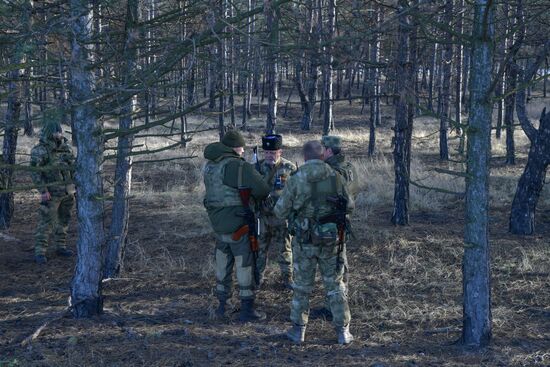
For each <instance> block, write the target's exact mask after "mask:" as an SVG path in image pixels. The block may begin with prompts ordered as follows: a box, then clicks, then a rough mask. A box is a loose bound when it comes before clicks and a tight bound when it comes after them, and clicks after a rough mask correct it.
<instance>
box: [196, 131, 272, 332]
mask: <svg viewBox="0 0 550 367" xmlns="http://www.w3.org/2000/svg"><path fill="white" fill-rule="evenodd" d="M244 146H245V141H244V138H243V137H242V136H241V134H239V133H238V132H237V131H234V130H231V131H229V132H227V134H225V136H224V137H223V139H222V141H221V142H220V143H212V144H209V145H208V146H207V147H206V148H205V150H204V157H205V158H206V159H207V160H208V161H207V163H206V165H205V167H204V186H205V190H206V193H205V197H204V206H205V208H206V211H207V212H208V217H209V219H210V222H211V224H212V227H213V229H214V232H215V234H216V239H217V243H216V252H215V259H216V296H217V298H218V300H219V302H220V303H219V307H218V308H217V310H216V314H217V315H218V316H219V317H223V316H224V314H225V308H226V302H227V299H228V298H230V297H231V293H232V285H233V279H232V273H233V266H235V271H236V273H237V281H238V283H239V296H240V299H241V311H240V315H239V319H240V320H241V321H255V320H259V319H263V318H265V314H262V313H260V312H257V311H256V310H255V309H254V298H255V284H254V262H255V259H254V255H253V253H252V251H251V248H250V241H249V238H248V231H247V230H244V231H243V229H246V228H248V227H246V228H245V226H246V225H247V223H246V221H245V219H244V218H243V215H242V214H243V212H244V208H243V204H242V201H241V198H240V196H239V190H238V188H240V187H247V188H250V189H251V194H252V196H253V198H254V199H255V200H258V201H259V200H263V199H264V198H265V197H267V195H268V194H269V187H268V186H267V184H266V183H265V182H264V180H263V178H262V176H261V175H260V174H259V173H258V172H257V171H256V170H255V169H254V166H253V165H251V164H250V163H247V162H246V161H245V160H244V159H243V158H242V155H243V153H244Z"/></svg>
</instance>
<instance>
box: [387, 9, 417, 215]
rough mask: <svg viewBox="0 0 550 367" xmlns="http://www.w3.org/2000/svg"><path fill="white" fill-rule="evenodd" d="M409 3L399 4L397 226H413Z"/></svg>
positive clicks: (411, 84) (396, 168)
mask: <svg viewBox="0 0 550 367" xmlns="http://www.w3.org/2000/svg"><path fill="white" fill-rule="evenodd" d="M409 10H410V7H409V3H408V1H407V0H399V3H398V14H399V15H398V21H399V29H398V41H397V44H398V48H397V53H396V57H397V59H396V63H395V64H396V70H395V75H396V78H395V80H396V83H395V95H396V97H395V98H396V102H395V128H394V131H395V136H394V144H395V146H394V150H393V157H394V171H395V189H394V196H393V214H392V218H391V222H392V223H393V224H395V225H408V224H409V197H410V195H409V180H410V172H409V167H410V148H411V144H410V137H411V136H412V125H411V119H410V115H409V114H410V101H414V78H413V76H412V74H414V71H413V65H412V60H411V59H410V57H411V44H410V38H411V21H410V15H408V13H409Z"/></svg>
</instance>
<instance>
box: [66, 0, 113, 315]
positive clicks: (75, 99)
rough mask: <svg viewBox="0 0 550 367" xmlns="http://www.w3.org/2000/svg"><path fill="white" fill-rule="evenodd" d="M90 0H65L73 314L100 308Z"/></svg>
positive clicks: (99, 195) (98, 137)
mask: <svg viewBox="0 0 550 367" xmlns="http://www.w3.org/2000/svg"><path fill="white" fill-rule="evenodd" d="M91 2H92V1H91V0H70V15H71V18H70V19H71V24H70V28H71V34H72V39H71V63H70V75H71V78H70V86H71V89H70V105H71V107H72V111H73V115H72V118H73V121H74V128H75V130H74V131H73V134H76V135H77V152H78V153H77V160H76V175H75V176H76V185H77V190H78V195H77V208H78V209H77V217H78V240H77V255H78V256H77V262H76V267H75V273H74V277H73V281H72V285H71V299H70V304H71V310H72V313H73V315H74V316H75V317H76V318H82V317H90V316H93V315H97V314H99V313H101V312H102V311H103V296H102V293H101V278H102V263H103V258H102V253H101V252H102V246H103V244H104V240H105V231H104V228H103V205H102V201H103V182H102V163H103V134H102V128H103V126H102V124H101V122H100V120H99V119H98V118H97V114H96V110H95V108H94V106H93V105H92V104H91V102H90V101H93V96H94V85H95V75H94V72H93V70H92V69H91V67H90V65H91V64H92V61H93V58H92V49H91V48H92V45H93V42H92V41H93V37H92V36H93V34H92V22H91V20H92V19H91V6H92V4H91Z"/></svg>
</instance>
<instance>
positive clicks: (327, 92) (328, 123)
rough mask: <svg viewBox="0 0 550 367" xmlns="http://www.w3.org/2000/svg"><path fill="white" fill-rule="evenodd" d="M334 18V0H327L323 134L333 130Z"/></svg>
mask: <svg viewBox="0 0 550 367" xmlns="http://www.w3.org/2000/svg"><path fill="white" fill-rule="evenodd" d="M335 19H336V0H328V14H327V30H326V33H325V35H326V37H325V44H326V46H325V55H324V56H325V65H324V67H323V87H324V88H323V89H324V91H323V95H324V100H325V102H324V109H323V113H324V119H323V135H328V133H329V131H331V130H334V119H333V116H332V87H333V80H332V79H333V70H332V62H333V56H332V48H333V47H332V39H333V38H334V30H335Z"/></svg>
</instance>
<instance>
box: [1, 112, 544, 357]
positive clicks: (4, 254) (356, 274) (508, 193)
mask: <svg viewBox="0 0 550 367" xmlns="http://www.w3.org/2000/svg"><path fill="white" fill-rule="evenodd" d="M359 110H360V106H352V107H347V106H346V105H344V104H342V105H341V106H338V108H337V109H336V113H335V115H336V124H337V126H346V128H345V129H343V130H339V131H337V132H336V133H340V134H342V135H343V136H344V143H345V147H346V151H347V154H348V157H350V158H351V159H353V160H354V161H355V163H356V164H357V165H358V169H359V171H360V173H359V175H360V176H361V178H362V182H363V183H362V186H363V187H362V192H361V194H360V195H359V198H358V200H357V201H358V202H357V206H358V208H357V212H356V213H355V215H354V217H353V226H354V232H355V235H356V237H357V238H356V239H354V240H351V241H349V244H348V257H349V261H350V269H351V270H350V271H351V273H350V289H349V300H350V307H351V313H352V324H351V331H352V333H353V334H354V335H355V336H356V339H357V340H356V341H355V342H354V343H352V344H351V345H349V346H345V347H344V346H339V345H337V344H335V335H334V332H333V329H332V327H331V325H330V322H328V321H326V320H324V319H312V320H310V324H309V327H308V330H307V334H306V338H307V341H306V343H305V344H304V345H301V346H296V345H293V344H291V343H290V342H289V341H287V340H286V339H285V338H284V337H283V336H282V334H283V333H284V331H285V330H286V329H287V328H288V327H289V303H290V298H291V293H290V292H289V291H285V290H283V289H282V288H281V287H280V285H279V283H278V280H279V270H278V268H277V265H276V263H275V262H274V261H273V260H272V261H271V263H270V265H269V269H268V273H267V284H266V285H265V286H264V287H263V288H262V290H261V291H260V292H259V294H258V297H257V303H258V304H259V307H260V308H261V309H262V310H264V311H265V312H266V313H267V315H268V317H267V320H266V321H264V322H260V323H250V324H244V325H243V324H241V323H239V322H238V321H237V320H236V317H237V315H238V314H237V313H236V310H237V307H238V300H237V298H236V297H235V296H234V298H233V300H232V302H231V310H232V311H235V312H232V311H230V318H229V319H228V320H226V321H223V322H221V321H218V320H216V319H214V318H213V317H212V315H213V309H214V307H215V306H216V300H215V297H214V296H213V293H212V288H213V285H214V275H213V262H212V260H213V259H212V255H213V248H214V237H213V236H212V234H211V230H210V226H209V223H208V222H207V217H206V214H205V212H204V209H203V208H202V203H201V200H202V195H203V191H204V188H203V187H202V184H201V183H200V167H201V165H202V159H200V158H197V159H191V160H182V161H175V162H171V163H164V164H154V165H153V164H141V165H136V167H135V170H134V190H135V191H134V194H133V197H132V200H131V222H130V229H129V244H128V246H127V249H126V257H125V264H124V268H123V271H122V274H121V276H120V278H118V279H112V280H108V281H105V282H104V283H103V292H104V295H105V313H104V315H102V316H100V317H97V318H94V319H91V320H74V319H72V318H70V317H69V316H68V315H67V314H66V309H67V301H68V294H69V287H70V281H71V277H72V274H73V269H74V263H75V258H73V259H70V260H65V259H59V258H56V257H53V256H52V257H51V258H50V259H49V261H48V263H47V264H46V265H42V266H39V265H36V264H34V263H33V261H32V259H33V257H32V247H33V232H34V228H35V226H36V220H37V217H36V214H35V213H36V209H37V206H38V199H37V194H36V193H18V194H17V195H16V203H17V207H16V214H15V218H14V222H13V226H12V228H11V229H10V230H9V231H8V232H0V243H1V246H0V366H92V365H94V366H103V365H105V366H220V365H234V366H283V365H302V366H320V365H322V366H335V365H340V366H348V365H350V366H351V365H357V366H407V367H411V366H549V365H550V306H549V305H550V246H549V245H548V244H549V238H550V193H549V192H548V191H549V190H548V188H545V190H544V192H543V195H542V197H541V201H540V204H539V207H538V209H539V210H538V214H537V228H536V229H537V234H536V235H535V236H530V237H521V236H514V235H510V234H508V233H507V223H508V215H509V211H510V204H511V200H512V197H513V193H514V190H515V185H516V183H517V179H518V178H519V175H520V174H521V172H522V169H523V166H524V165H525V161H526V152H527V149H528V147H527V146H526V145H525V139H524V137H522V136H520V135H522V134H520V133H519V132H518V133H517V135H518V147H517V149H518V163H517V165H516V166H515V167H511V168H510V167H507V166H505V165H504V163H503V162H504V159H503V158H502V156H503V154H502V142H495V143H494V155H495V158H494V159H493V163H492V164H493V170H492V176H493V178H492V183H491V193H492V198H493V200H492V205H491V225H490V238H491V240H490V243H491V263H492V301H493V339H492V342H491V345H490V346H489V347H487V348H486V349H484V350H482V351H481V352H474V351H471V350H468V349H465V348H463V347H461V346H460V345H459V344H458V343H457V341H458V340H459V338H460V329H461V325H462V321H461V317H462V307H461V306H462V300H461V295H462V276H461V261H462V254H463V240H462V233H463V232H462V231H463V225H464V219H463V218H464V215H463V209H464V203H463V200H461V199H460V198H457V197H455V196H449V195H444V194H441V193H438V192H437V191H434V190H431V191H429V190H428V191H426V190H420V189H417V188H415V187H411V196H412V198H411V200H412V203H411V204H412V205H411V206H412V210H411V220H410V222H411V225H410V226H407V227H403V228H400V227H394V226H392V225H391V224H390V217H391V209H392V207H391V198H392V195H393V185H392V183H393V168H392V163H391V159H392V158H391V149H392V148H391V146H390V144H391V143H390V142H391V134H392V130H391V128H390V126H391V118H389V117H388V116H389V114H390V112H389V111H390V108H389V107H387V111H385V112H387V113H385V115H388V116H384V117H387V118H385V119H383V121H385V122H384V124H383V126H381V127H380V128H379V129H378V134H379V135H378V148H379V151H380V153H379V155H378V156H377V157H376V158H374V159H368V158H367V156H366V141H367V138H368V129H367V127H366V126H365V124H364V121H365V120H366V116H361V115H359V114H358V111H359ZM533 113H535V112H533ZM536 113H540V111H538V112H536ZM535 116H536V114H535ZM298 119H299V111H294V110H292V109H291V110H290V111H289V115H288V118H287V119H286V120H285V122H284V123H282V127H281V131H282V133H284V134H285V133H286V134H285V141H286V146H287V148H285V151H286V155H287V156H291V157H292V159H293V160H298V161H299V158H298V155H299V147H300V145H301V143H302V142H303V141H305V140H308V139H312V138H318V137H319V131H318V129H317V128H316V129H314V130H313V131H312V132H310V133H307V134H306V133H302V132H300V131H299V130H298V129H295V128H293V129H291V126H296V125H297V123H296V121H298ZM281 120H283V119H281ZM260 123H261V121H259V120H258V121H255V122H254V121H253V123H252V124H251V125H252V132H251V133H250V134H248V136H247V138H248V140H249V142H251V143H252V142H253V139H258V137H259V134H260V131H261V129H260ZM255 124H256V125H255ZM415 129H416V132H415V143H414V148H413V156H414V161H413V169H414V170H415V172H413V173H414V175H415V176H414V177H416V179H417V180H419V182H422V183H423V184H425V185H428V186H437V187H443V188H447V189H451V190H453V191H461V190H463V183H461V182H459V181H460V179H457V177H452V176H442V175H439V174H436V173H434V171H433V169H434V168H437V167H438V168H445V169H455V170H459V169H463V167H462V165H461V164H450V163H442V162H440V161H439V160H438V154H437V149H436V146H437V139H436V135H435V136H432V137H430V134H431V133H433V131H437V126H436V122H434V121H429V120H425V119H424V120H423V119H418V120H417V121H416V126H415ZM215 138H216V137H215V134H211V135H208V136H203V137H200V138H199V137H197V138H196V139H194V140H193V141H192V142H191V144H190V147H189V148H187V151H179V152H177V153H166V154H174V155H178V154H179V155H180V156H181V155H189V154H190V152H192V151H195V152H196V153H197V155H199V156H201V155H202V154H201V153H202V148H203V146H204V144H205V143H207V142H208V141H209V140H213V139H215ZM502 140H504V137H503V139H502ZM22 141H23V143H22V144H25V140H24V139H23V140H22ZM256 141H257V140H256ZM149 143H150V144H153V143H154V142H153V140H151V141H150V142H149ZM26 144H27V145H28V146H26V148H24V145H22V148H21V149H27V150H28V148H30V146H31V145H30V141H27V142H26ZM452 144H453V146H452V152H453V158H454V159H456V160H459V159H460V158H459V157H458V156H457V155H456V154H455V153H454V150H453V149H454V147H455V145H456V140H453V141H452ZM149 148H151V147H150V146H149ZM106 170H107V171H110V170H112V166H110V165H107V166H106ZM20 180H28V178H25V177H23V178H21V179H20ZM106 205H107V210H108V209H109V208H108V203H107V204H106ZM75 228H76V225H75V223H74V221H73V223H72V225H71V230H70V237H69V243H70V247H71V248H74V243H75V240H76V233H75ZM272 255H273V256H272V258H274V257H275V256H274V255H275V249H272ZM317 285H318V287H317V288H316V290H315V291H314V295H313V299H312V306H313V307H320V306H321V305H322V303H323V290H322V285H321V282H320V281H319V280H318V282H317ZM37 331H38V333H37V334H36V335H35V337H34V338H33V334H34V333H35V332H37Z"/></svg>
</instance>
